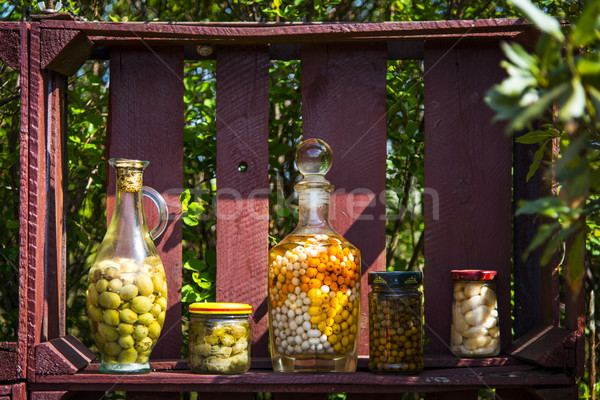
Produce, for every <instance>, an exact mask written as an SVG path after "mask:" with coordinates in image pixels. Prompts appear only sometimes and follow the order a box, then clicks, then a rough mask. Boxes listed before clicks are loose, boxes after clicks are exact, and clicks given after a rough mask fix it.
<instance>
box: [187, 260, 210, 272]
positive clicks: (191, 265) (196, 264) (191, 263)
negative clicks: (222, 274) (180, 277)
mask: <svg viewBox="0 0 600 400" xmlns="http://www.w3.org/2000/svg"><path fill="white" fill-rule="evenodd" d="M183 268H185V269H188V270H190V271H195V272H196V271H203V270H205V269H206V263H205V262H204V261H202V260H198V259H196V258H190V259H189V260H187V262H186V263H185V264H183Z"/></svg>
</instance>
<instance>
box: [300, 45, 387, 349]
mask: <svg viewBox="0 0 600 400" xmlns="http://www.w3.org/2000/svg"><path fill="white" fill-rule="evenodd" d="M386 51H387V49H386V46H385V44H382V43H378V44H370V45H364V44H335V45H333V44H320V45H304V46H303V48H302V124H303V130H304V135H303V136H304V138H305V139H309V138H313V137H314V138H320V139H323V140H325V141H326V142H327V143H328V144H329V145H330V146H331V149H332V151H333V167H332V169H331V171H330V172H329V173H328V174H327V176H326V178H327V179H328V180H329V181H330V182H331V183H332V184H333V185H334V186H335V191H334V192H333V193H332V196H331V203H330V213H329V214H330V222H331V224H332V226H333V228H334V229H335V230H336V231H337V232H338V233H339V234H341V235H342V236H344V237H345V238H346V239H347V240H349V241H350V242H351V243H352V244H354V245H355V246H357V247H358V249H359V250H360V251H361V256H362V266H361V273H362V278H363V279H362V280H361V285H362V287H361V293H362V301H361V332H360V336H359V338H360V339H359V340H360V341H359V354H367V353H368V336H369V333H368V313H369V309H368V303H367V293H368V292H369V287H368V284H367V272H368V271H375V270H383V269H385V223H386V220H385V202H384V201H382V199H385V171H386V166H385V157H386V147H385V146H386V104H385V100H386V86H385V85H386V82H385V77H386V68H387V63H386Z"/></svg>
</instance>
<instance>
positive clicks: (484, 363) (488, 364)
mask: <svg viewBox="0 0 600 400" xmlns="http://www.w3.org/2000/svg"><path fill="white" fill-rule="evenodd" d="M367 361H368V359H367V358H366V357H360V358H359V368H358V371H357V372H355V373H275V372H273V371H272V370H271V366H270V362H269V360H268V359H267V358H255V359H253V361H252V367H253V368H252V369H251V370H250V371H249V372H247V373H245V374H241V375H202V374H195V373H192V372H190V371H189V369H188V368H187V362H186V360H159V361H156V362H153V363H152V366H153V367H154V368H155V369H160V370H157V371H154V372H151V373H149V374H144V375H105V374H101V373H99V372H98V371H97V369H98V363H92V364H90V365H89V366H88V367H87V368H86V369H85V370H83V371H81V372H78V373H76V374H73V375H37V376H36V379H35V383H32V384H31V385H30V387H31V389H32V390H53V391H60V390H70V391H90V390H94V391H97V390H125V391H139V390H144V391H161V392H170V391H173V392H187V391H197V392H224V391H226V392H266V391H268V392H307V391H310V392H320V393H335V392H348V393H399V392H435V391H445V390H457V389H461V390H465V389H475V388H487V387H494V388H514V387H522V386H547V387H553V386H560V385H570V384H573V383H574V379H573V378H572V377H570V376H568V375H567V374H565V373H564V372H562V371H558V370H556V369H547V368H540V367H536V366H533V365H529V364H524V363H522V362H520V361H518V360H516V359H514V358H512V357H510V356H500V357H493V358H481V359H459V358H456V357H452V356H435V357H425V359H424V361H425V365H426V366H427V367H426V369H425V370H424V371H422V372H420V373H419V374H413V375H399V374H374V373H371V372H368V370H367V368H366V364H367Z"/></svg>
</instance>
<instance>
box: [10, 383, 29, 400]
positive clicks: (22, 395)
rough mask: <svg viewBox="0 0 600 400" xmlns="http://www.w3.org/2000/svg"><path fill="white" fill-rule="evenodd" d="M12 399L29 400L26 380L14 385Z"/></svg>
mask: <svg viewBox="0 0 600 400" xmlns="http://www.w3.org/2000/svg"><path fill="white" fill-rule="evenodd" d="M11 400H27V386H26V383H25V382H20V383H16V384H14V385H12V393H11Z"/></svg>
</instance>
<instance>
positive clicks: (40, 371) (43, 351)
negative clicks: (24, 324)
mask: <svg viewBox="0 0 600 400" xmlns="http://www.w3.org/2000/svg"><path fill="white" fill-rule="evenodd" d="M77 370H78V368H77V367H75V366H74V365H73V364H72V363H71V362H70V361H69V360H68V359H67V358H66V357H65V356H64V355H63V354H61V352H60V351H58V350H57V349H56V348H55V347H54V346H53V345H52V343H51V342H44V343H40V344H38V345H37V346H36V347H35V373H36V375H71V374H74V373H75V372H77Z"/></svg>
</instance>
